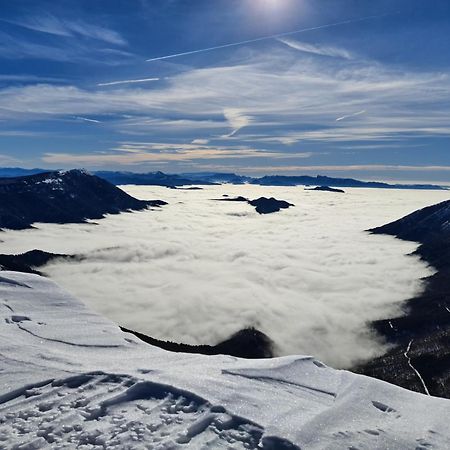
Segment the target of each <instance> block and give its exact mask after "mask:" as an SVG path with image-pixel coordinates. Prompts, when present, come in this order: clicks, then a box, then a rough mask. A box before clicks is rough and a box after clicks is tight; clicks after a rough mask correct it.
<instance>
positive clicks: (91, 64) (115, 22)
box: [0, 0, 450, 181]
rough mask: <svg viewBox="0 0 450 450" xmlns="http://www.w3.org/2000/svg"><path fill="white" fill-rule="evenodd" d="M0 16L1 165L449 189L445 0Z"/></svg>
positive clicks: (449, 14) (143, 7) (108, 7)
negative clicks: (299, 177) (441, 184)
mask: <svg viewBox="0 0 450 450" xmlns="http://www.w3.org/2000/svg"><path fill="white" fill-rule="evenodd" d="M0 5H1V8H0V165H2V166H22V167H45V168H69V167H85V168H88V169H91V170H99V169H119V170H129V171H136V172H144V171H152V170H163V171H166V172H182V171H234V172H239V173H245V174H249V175H260V174H266V173H279V174H300V173H308V174H318V173H320V174H329V175H335V176H353V177H359V178H365V179H376V178H377V179H395V180H428V181H447V180H450V152H449V142H450V71H449V69H450V57H449V52H450V2H449V1H448V0H433V1H429V0H378V1H376V2H374V1H369V0H367V1H366V0H115V1H114V2H111V1H107V0H97V1H92V0H86V1H84V0H77V1H67V0H60V1H58V2H55V1H40V0H30V1H25V0H15V1H14V2H11V1H7V0H0ZM296 30H303V31H300V32H298V33H291V34H286V33H290V32H292V31H296ZM280 35H281V36H280ZM269 36H274V37H272V38H267V39H259V38H262V37H269ZM243 41H245V42H244V43H242V44H239V45H231V46H226V47H222V48H217V49H215V50H209V51H200V52H197V53H191V52H193V51H196V50H202V49H207V48H211V47H221V46H224V45H227V44H235V43H236V44H237V43H240V42H243ZM248 41H252V42H248ZM185 52H188V53H189V54H186V55H180V56H177V57H170V58H167V57H168V56H172V55H174V54H180V53H181V54H182V53H185ZM155 58H156V59H155ZM158 58H162V59H158ZM148 60H151V61H148Z"/></svg>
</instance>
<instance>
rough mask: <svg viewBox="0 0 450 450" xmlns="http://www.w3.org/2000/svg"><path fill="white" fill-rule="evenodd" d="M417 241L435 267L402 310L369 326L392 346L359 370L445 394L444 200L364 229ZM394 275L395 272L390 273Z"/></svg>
mask: <svg viewBox="0 0 450 450" xmlns="http://www.w3.org/2000/svg"><path fill="white" fill-rule="evenodd" d="M370 231H371V232H372V233H375V234H390V235H393V236H396V237H398V238H400V239H404V240H408V241H415V242H420V243H421V245H420V247H419V248H418V249H417V251H416V252H415V254H416V255H418V256H420V258H421V259H422V260H424V261H426V262H427V263H428V264H430V265H431V266H433V267H434V268H436V269H437V272H436V273H435V274H434V275H432V276H431V277H429V278H427V279H426V283H425V289H424V291H423V292H422V293H420V294H419V295H418V296H417V297H415V298H413V299H411V300H409V301H408V302H407V303H406V305H405V307H406V312H407V313H406V314H405V315H404V316H401V317H395V318H392V319H386V320H380V321H378V322H375V323H374V324H373V326H374V328H375V329H376V331H378V332H379V333H381V334H382V335H383V336H384V337H385V338H386V339H387V340H388V341H389V342H390V343H393V344H394V345H395V346H394V348H392V349H391V350H389V351H388V352H387V353H386V354H385V355H383V356H381V357H380V358H376V359H375V360H373V361H371V362H369V363H367V364H365V365H363V366H362V367H360V368H359V369H358V370H359V372H361V373H363V374H365V375H369V376H373V377H376V378H380V379H382V380H385V381H388V382H391V383H394V384H398V385H400V386H403V387H405V388H408V389H412V390H416V391H419V392H422V393H429V394H431V395H435V396H442V397H447V398H450V200H448V201H445V202H442V203H439V204H437V205H434V206H430V207H427V208H424V209H421V210H419V211H416V212H414V213H412V214H410V215H408V216H406V217H404V218H402V219H400V220H397V221H395V222H392V223H390V224H388V225H384V226H382V227H379V228H375V229H373V230H370ZM393 276H395V274H393Z"/></svg>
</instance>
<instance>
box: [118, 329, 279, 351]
mask: <svg viewBox="0 0 450 450" xmlns="http://www.w3.org/2000/svg"><path fill="white" fill-rule="evenodd" d="M120 328H121V330H122V331H125V332H126V333H132V334H134V335H135V336H136V337H137V338H139V339H140V340H142V341H144V342H146V343H147V344H150V345H155V346H156V347H160V348H162V349H164V350H168V351H171V352H182V353H201V354H203V355H231V356H236V357H238V358H248V359H258V358H272V357H273V356H274V354H273V342H272V341H271V340H270V338H269V337H268V336H267V335H265V334H264V333H262V332H261V331H258V330H256V329H255V328H245V329H243V330H241V331H238V332H237V333H235V334H233V335H232V336H231V337H230V338H229V339H227V340H225V341H223V342H221V343H219V344H217V345H188V344H178V343H175V342H170V341H162V340H159V339H154V338H152V337H150V336H146V335H145V334H142V333H139V332H137V331H132V330H129V329H127V328H124V327H120Z"/></svg>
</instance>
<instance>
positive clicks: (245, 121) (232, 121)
mask: <svg viewBox="0 0 450 450" xmlns="http://www.w3.org/2000/svg"><path fill="white" fill-rule="evenodd" d="M223 115H224V116H225V119H227V121H228V123H229V126H230V128H231V129H232V131H231V133H230V134H228V135H226V136H225V137H231V136H234V135H235V134H236V133H237V132H238V131H239V130H241V129H242V128H244V127H246V126H247V125H250V123H251V118H250V117H248V116H246V115H245V114H243V112H242V111H241V110H240V109H238V108H225V109H224V111H223Z"/></svg>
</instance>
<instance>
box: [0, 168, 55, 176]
mask: <svg viewBox="0 0 450 450" xmlns="http://www.w3.org/2000/svg"><path fill="white" fill-rule="evenodd" d="M44 172H50V171H49V170H44V169H21V168H20V167H4V168H0V178H5V177H6V178H12V177H26V176H29V175H36V174H38V173H44Z"/></svg>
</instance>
